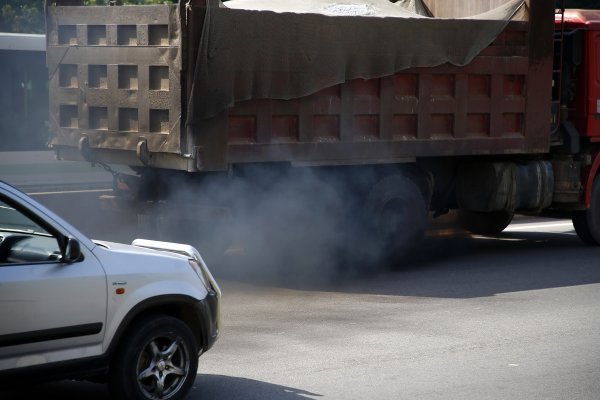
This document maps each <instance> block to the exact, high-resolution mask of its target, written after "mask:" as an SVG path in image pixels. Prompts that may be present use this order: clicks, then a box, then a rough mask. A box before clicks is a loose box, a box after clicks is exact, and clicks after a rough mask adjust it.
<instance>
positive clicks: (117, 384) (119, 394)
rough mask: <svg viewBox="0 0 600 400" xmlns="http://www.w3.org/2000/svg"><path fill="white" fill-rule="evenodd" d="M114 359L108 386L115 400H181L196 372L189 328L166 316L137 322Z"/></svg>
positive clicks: (194, 343)
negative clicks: (116, 399)
mask: <svg viewBox="0 0 600 400" xmlns="http://www.w3.org/2000/svg"><path fill="white" fill-rule="evenodd" d="M115 356H116V357H115V358H114V359H113V360H112V361H113V362H112V364H111V370H110V375H109V386H110V390H111V393H112V395H113V398H118V399H128V400H129V399H135V400H150V399H165V400H166V399H169V400H176V399H182V398H184V397H185V396H186V395H187V393H188V392H189V390H190V389H191V387H192V384H193V383H194V379H195V378H196V372H197V369H198V346H197V344H196V341H195V339H194V336H193V334H192V332H191V330H190V328H189V327H188V326H187V325H186V324H185V323H183V322H182V321H181V320H179V319H177V318H173V317H169V316H150V317H147V318H144V319H142V320H140V321H138V322H137V323H136V324H135V325H134V326H133V327H132V329H131V330H129V334H128V336H126V337H125V340H124V341H123V342H122V343H121V345H120V346H119V348H118V350H117V354H116V355H115Z"/></svg>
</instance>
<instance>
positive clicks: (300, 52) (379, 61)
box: [187, 0, 525, 124]
mask: <svg viewBox="0 0 600 400" xmlns="http://www.w3.org/2000/svg"><path fill="white" fill-rule="evenodd" d="M238 7H239V8H238ZM524 8H525V5H524V1H523V0H511V1H508V2H507V3H506V4H505V5H504V6H502V7H500V8H498V9H495V10H492V11H490V12H487V13H485V14H480V15H478V16H473V17H469V18H464V19H439V18H430V17H427V16H426V15H425V14H426V11H425V10H424V8H423V7H422V4H421V3H420V0H402V1H399V2H397V3H391V2H389V1H388V0H363V1H360V0H344V1H343V2H340V1H339V0H338V1H332V0H301V1H297V0H233V1H229V2H227V3H225V5H223V3H220V2H219V1H218V0H209V1H208V6H207V11H206V15H205V19H204V27H203V32H202V37H201V38H200V48H199V51H198V56H197V60H196V64H195V71H194V82H193V87H192V94H191V97H190V99H189V103H188V120H187V123H188V124H194V123H196V122H198V121H199V120H201V119H206V118H210V117H213V116H216V115H217V114H219V113H220V112H222V111H223V110H224V109H226V108H228V107H231V106H233V105H234V104H235V103H236V102H239V101H244V100H250V99H292V98H298V97H302V96H307V95H310V94H312V93H315V92H317V91H319V90H321V89H324V88H326V87H330V86H333V85H336V84H339V83H342V82H344V81H347V80H351V79H357V78H363V79H372V78H378V77H382V76H388V75H392V74H394V73H395V72H397V71H400V70H403V69H407V68H412V67H432V66H436V65H441V64H444V63H450V64H453V65H459V66H460V65H465V64H468V63H469V62H470V61H471V60H472V59H473V58H474V57H475V56H476V55H477V54H478V53H479V52H481V50H483V49H484V48H485V47H487V46H488V45H489V44H490V43H491V42H493V41H494V39H495V38H496V37H497V36H498V35H499V34H500V33H501V32H502V30H503V29H504V28H505V27H506V25H507V23H508V21H510V19H511V18H513V17H514V16H515V15H516V14H517V13H518V12H519V11H520V10H521V11H523V9H524ZM324 10H325V11H324ZM284 11H285V12H284ZM290 11H292V12H290ZM332 12H334V13H335V14H338V15H339V14H342V15H343V16H332V15H331V13H332ZM357 13H362V14H363V16H348V15H349V14H350V15H355V14H357ZM419 13H420V14H419ZM325 14H329V15H325Z"/></svg>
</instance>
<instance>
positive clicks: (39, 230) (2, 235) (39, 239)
mask: <svg viewBox="0 0 600 400" xmlns="http://www.w3.org/2000/svg"><path fill="white" fill-rule="evenodd" d="M60 258H61V251H60V246H59V244H58V240H56V238H55V237H54V236H53V235H52V234H50V233H49V232H48V231H47V230H46V229H44V228H43V227H41V226H40V225H39V224H37V223H36V222H35V221H33V220H32V219H31V218H29V217H28V216H27V215H25V214H23V213H22V212H21V211H19V210H17V209H15V208H14V207H12V206H10V205H9V204H7V203H5V202H4V201H2V200H0V265H2V264H21V263H25V264H30V263H36V262H56V261H60Z"/></svg>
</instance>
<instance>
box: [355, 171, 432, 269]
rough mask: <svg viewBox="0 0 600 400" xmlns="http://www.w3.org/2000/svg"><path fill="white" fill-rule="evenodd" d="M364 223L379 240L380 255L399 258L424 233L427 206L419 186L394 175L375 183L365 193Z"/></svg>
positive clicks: (418, 240) (416, 243) (410, 248)
mask: <svg viewBox="0 0 600 400" xmlns="http://www.w3.org/2000/svg"><path fill="white" fill-rule="evenodd" d="M366 208H367V218H369V221H367V225H368V226H370V227H371V228H372V229H371V230H372V231H374V233H375V238H376V240H378V241H379V243H378V245H377V247H378V248H382V247H383V249H384V255H385V256H386V257H391V258H401V257H403V256H405V255H406V254H408V253H409V252H410V251H411V250H412V249H413V248H415V247H416V246H417V245H418V244H419V243H420V242H421V241H422V239H423V237H424V236H425V229H426V227H427V205H426V202H425V197H424V196H423V193H422V192H421V190H420V189H419V187H418V186H417V185H416V184H415V183H414V182H413V181H412V180H411V179H410V178H408V177H406V176H404V175H401V174H396V175H390V176H387V177H385V178H383V179H382V180H380V181H379V182H377V183H376V184H375V185H374V186H373V188H372V189H371V191H370V193H369V194H368V196H367V202H366Z"/></svg>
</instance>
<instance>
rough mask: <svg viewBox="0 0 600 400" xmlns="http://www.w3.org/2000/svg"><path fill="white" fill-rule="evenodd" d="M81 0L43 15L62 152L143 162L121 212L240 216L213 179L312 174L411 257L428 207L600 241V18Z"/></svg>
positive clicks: (454, 8)
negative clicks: (517, 219) (565, 221)
mask: <svg viewBox="0 0 600 400" xmlns="http://www.w3.org/2000/svg"><path fill="white" fill-rule="evenodd" d="M67 3H68V5H69V6H70V7H63V6H62V5H61V4H63V2H62V1H61V0H54V1H50V2H48V5H47V7H46V13H47V21H48V23H47V37H48V47H47V54H48V66H49V72H50V92H51V105H50V114H51V115H52V118H51V120H52V131H53V139H52V146H53V148H54V150H55V151H56V154H57V155H58V157H59V158H63V159H72V160H87V161H90V162H95V163H103V164H106V165H108V164H125V165H129V166H131V167H132V168H134V169H135V171H137V176H126V175H123V174H115V196H116V197H115V199H114V200H115V201H116V202H117V203H118V204H122V203H119V201H121V200H123V199H125V200H126V201H128V202H129V204H130V205H132V206H133V208H134V209H135V210H136V212H137V213H138V214H139V215H140V217H141V218H140V220H141V221H148V220H152V219H156V218H162V219H161V220H160V223H159V225H161V228H165V226H166V224H168V222H169V221H177V222H175V223H178V221H181V220H184V219H185V220H186V221H188V222H189V221H192V220H193V218H194V216H195V215H204V213H202V212H201V211H199V210H200V208H201V206H204V205H206V204H207V202H208V203H210V201H211V200H212V201H213V203H215V204H214V205H215V206H218V207H223V208H230V207H235V205H234V203H235V201H237V200H238V199H235V198H232V197H235V196H230V197H229V198H227V197H217V198H211V196H213V194H214V190H211V189H204V188H203V186H202V185H203V184H204V183H205V182H207V181H210V182H211V184H212V188H214V187H216V186H221V187H226V186H227V185H230V184H231V183H232V182H233V181H235V180H238V181H240V180H241V181H244V183H245V184H246V185H248V186H251V187H252V186H260V185H261V181H260V179H257V176H261V175H262V176H265V175H266V176H269V177H277V176H288V175H286V171H288V170H294V169H296V170H298V169H310V170H311V171H312V173H314V174H316V175H318V176H319V177H320V179H321V180H322V181H323V182H327V183H328V184H330V185H331V188H333V190H335V191H339V192H340V193H341V194H340V197H341V198H342V202H346V203H352V204H358V207H354V208H353V209H352V212H351V213H349V215H348V218H346V220H353V221H358V222H359V223H360V224H361V225H362V228H361V230H363V231H365V232H370V234H369V235H368V236H370V237H372V238H375V240H376V241H377V242H378V243H379V245H380V247H381V248H382V249H383V251H394V250H397V249H406V248H408V247H411V246H412V245H413V244H414V243H415V242H416V241H418V239H419V238H420V237H422V236H423V233H424V231H425V229H426V225H427V217H428V214H429V213H433V214H434V215H436V216H437V215H440V214H444V213H446V212H447V211H448V210H457V213H458V216H459V221H460V223H461V224H462V226H463V227H465V228H466V229H468V230H469V231H471V232H474V233H479V234H495V233H499V232H501V231H502V230H503V229H504V228H505V227H506V226H507V225H508V224H509V223H510V222H511V220H512V218H513V216H514V214H515V213H526V214H530V215H541V216H554V217H566V218H572V220H573V223H574V225H575V229H576V231H577V233H578V235H579V236H580V237H581V238H582V239H583V240H584V241H586V242H587V243H590V244H594V245H598V244H600V177H599V176H598V169H599V167H600V122H599V121H600V120H599V119H598V115H600V85H599V83H598V82H599V81H598V76H599V74H600V64H599V63H598V59H599V54H598V51H600V50H599V49H600V47H599V43H600V11H597V10H565V9H564V7H562V6H559V7H558V8H555V4H554V2H552V1H546V0H526V1H525V0H524V1H519V0H511V1H509V0H505V1H502V0H486V1H482V0H451V1H449V0H422V1H417V2H415V3H414V4H417V3H418V7H417V6H415V7H414V10H412V11H411V10H409V11H410V12H412V14H410V15H411V18H401V17H398V18H393V17H390V18H377V17H365V16H356V17H349V16H344V17H336V16H332V15H329V14H328V15H324V14H318V13H311V12H308V13H277V12H271V11H259V10H248V9H238V8H236V7H234V5H235V4H236V1H235V0H234V1H230V2H227V3H225V7H220V6H219V4H217V3H218V2H214V1H211V0H193V1H191V2H181V3H180V4H179V5H156V6H139V7H125V6H122V7H121V6H115V7H83V6H81V7H77V6H75V7H73V6H72V5H73V2H72V1H69V2H67ZM67 3H65V4H67ZM242 3H244V2H242ZM246 3H248V2H245V3H244V4H246ZM329 3H331V2H327V1H324V2H323V4H325V5H327V4H329ZM381 3H382V5H383V3H386V7H387V8H389V7H396V8H395V10H391V9H390V10H391V11H390V12H391V13H392V14H393V13H395V12H398V13H405V11H406V10H400V8H399V7H400V6H401V5H399V4H394V5H390V4H387V2H381ZM559 3H560V2H559ZM411 4H413V2H411ZM329 5H331V4H329ZM300 6H302V4H300V3H299V5H298V7H300ZM340 7H341V6H340ZM340 7H338V8H340ZM348 7H350V6H348ZM342 8H343V7H342ZM329 10H331V8H329ZM344 10H346V8H344ZM507 10H508V11H510V12H509V13H508V17H502V18H497V15H498V14H499V13H500V12H507ZM354 11H357V12H358V11H360V12H364V13H369V12H371V10H370V9H369V8H368V7H366V8H365V7H362V8H360V7H358V6H357V7H355V9H351V10H349V12H354ZM469 11H474V13H476V14H477V13H479V14H478V15H475V16H471V17H468V15H469V14H468V12H469ZM325 14H327V13H325ZM394 15H395V14H394ZM432 16H434V17H441V18H431V17H432ZM462 17H467V18H464V19H460V18H462ZM234 27H235V28H234ZM482 38H483V39H482ZM407 49H408V50H407ZM458 56H460V57H459V58H458V59H457V58H456V57H458ZM189 188H196V189H197V190H196V191H195V192H194V194H193V195H192V196H182V197H177V196H176V195H175V194H176V193H177V192H179V191H181V190H182V189H189ZM322 192H323V191H321V190H315V191H314V192H312V193H311V196H314V198H315V199H316V200H315V203H318V199H319V196H320V195H321V193H322ZM273 196H277V194H276V193H274V194H273ZM350 196H351V197H352V200H348V201H346V199H350ZM195 207H197V209H198V211H197V212H196V209H195ZM184 210H185V211H184ZM233 214H235V211H234V212H233ZM165 216H166V217H165ZM196 226H200V223H198V224H196Z"/></svg>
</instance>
